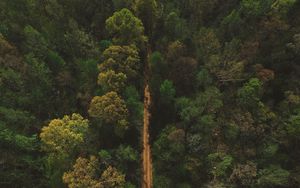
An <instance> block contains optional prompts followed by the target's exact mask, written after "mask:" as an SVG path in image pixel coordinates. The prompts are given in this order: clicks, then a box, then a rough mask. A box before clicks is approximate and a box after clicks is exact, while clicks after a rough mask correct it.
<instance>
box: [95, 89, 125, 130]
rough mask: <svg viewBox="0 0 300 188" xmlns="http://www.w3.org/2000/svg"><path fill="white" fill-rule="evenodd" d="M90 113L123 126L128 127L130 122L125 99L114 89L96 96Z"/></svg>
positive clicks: (107, 121)
mask: <svg viewBox="0 0 300 188" xmlns="http://www.w3.org/2000/svg"><path fill="white" fill-rule="evenodd" d="M89 114H90V116H91V117H94V118H98V119H100V120H102V121H103V122H105V123H108V124H116V125H119V126H122V127H126V126H127V124H128V122H127V118H128V110H127V108H126V104H125V101H124V100H123V99H121V98H120V97H119V96H118V94H117V93H116V92H113V91H112V92H108V93H106V94H105V95H103V96H96V97H94V98H93V100H92V101H91V104H90V108H89Z"/></svg>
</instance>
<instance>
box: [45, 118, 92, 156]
mask: <svg viewBox="0 0 300 188" xmlns="http://www.w3.org/2000/svg"><path fill="white" fill-rule="evenodd" d="M87 130H88V120H86V119H84V118H83V117H82V116H81V115H79V114H72V116H64V117H63V119H54V120H52V121H51V122H50V123H49V125H48V126H45V127H43V128H42V132H41V134H40V138H41V140H42V149H43V150H44V151H47V152H50V153H62V154H68V153H70V152H72V151H73V150H74V149H75V148H76V147H77V146H79V145H80V144H82V143H83V142H84V138H85V134H86V133H87Z"/></svg>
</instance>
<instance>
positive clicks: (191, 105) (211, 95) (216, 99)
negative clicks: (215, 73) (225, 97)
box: [177, 87, 223, 122]
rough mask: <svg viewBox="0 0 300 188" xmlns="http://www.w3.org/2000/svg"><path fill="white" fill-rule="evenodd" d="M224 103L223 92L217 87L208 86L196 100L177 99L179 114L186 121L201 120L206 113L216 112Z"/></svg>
mask: <svg viewBox="0 0 300 188" xmlns="http://www.w3.org/2000/svg"><path fill="white" fill-rule="evenodd" d="M222 105H223V103H222V100H221V93H220V91H219V90H218V89H217V88H215V87H210V88H207V89H206V90H205V91H204V92H201V93H199V94H198V95H197V97H196V98H195V99H194V100H191V99H188V98H180V99H178V101H177V107H178V108H179V109H180V111H179V115H180V117H181V119H182V120H184V121H186V122H190V121H193V120H199V119H200V118H201V116H203V115H205V114H210V113H215V112H216V111H217V110H218V109H219V108H220V107H222Z"/></svg>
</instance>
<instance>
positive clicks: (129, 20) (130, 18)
mask: <svg viewBox="0 0 300 188" xmlns="http://www.w3.org/2000/svg"><path fill="white" fill-rule="evenodd" d="M106 29H107V31H109V33H110V34H111V36H112V37H113V42H114V43H115V44H119V45H131V44H136V45H139V46H140V45H142V44H143V43H144V42H145V41H146V40H147V39H146V37H145V36H144V26H143V23H142V22H141V20H139V19H138V18H137V17H135V16H134V15H133V14H132V12H131V11H130V10H128V9H125V8H124V9H122V10H120V11H118V12H115V13H114V14H113V15H112V16H111V17H110V18H108V19H107V20H106Z"/></svg>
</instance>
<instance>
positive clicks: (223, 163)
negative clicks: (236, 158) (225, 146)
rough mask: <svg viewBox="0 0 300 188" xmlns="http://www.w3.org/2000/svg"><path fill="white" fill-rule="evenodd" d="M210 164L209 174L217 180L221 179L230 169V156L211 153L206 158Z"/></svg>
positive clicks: (231, 159) (231, 162) (231, 160)
mask: <svg viewBox="0 0 300 188" xmlns="http://www.w3.org/2000/svg"><path fill="white" fill-rule="evenodd" d="M207 159H208V161H209V163H210V164H211V168H212V169H211V173H212V175H213V176H214V177H215V178H217V177H219V178H222V177H224V176H225V175H226V173H227V172H228V170H229V169H230V168H232V164H233V158H232V156H230V155H226V154H224V153H213V154H210V155H208V157H207Z"/></svg>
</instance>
